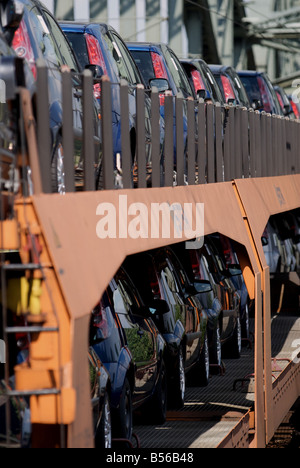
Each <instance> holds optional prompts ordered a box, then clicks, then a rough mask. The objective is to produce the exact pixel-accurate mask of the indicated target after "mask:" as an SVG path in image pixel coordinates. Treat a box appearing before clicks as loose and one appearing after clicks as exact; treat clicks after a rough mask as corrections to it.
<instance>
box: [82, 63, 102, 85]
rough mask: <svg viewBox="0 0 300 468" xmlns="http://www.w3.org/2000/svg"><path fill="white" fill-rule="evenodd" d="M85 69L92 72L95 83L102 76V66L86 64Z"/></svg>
mask: <svg viewBox="0 0 300 468" xmlns="http://www.w3.org/2000/svg"><path fill="white" fill-rule="evenodd" d="M85 69H86V70H90V71H91V72H92V75H93V78H94V81H95V82H97V83H98V82H100V80H101V78H102V76H103V75H104V71H103V68H102V67H100V66H99V65H87V66H86V67H85Z"/></svg>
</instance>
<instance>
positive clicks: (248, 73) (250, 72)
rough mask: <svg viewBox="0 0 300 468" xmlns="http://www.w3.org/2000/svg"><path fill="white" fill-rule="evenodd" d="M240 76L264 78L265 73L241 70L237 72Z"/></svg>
mask: <svg viewBox="0 0 300 468" xmlns="http://www.w3.org/2000/svg"><path fill="white" fill-rule="evenodd" d="M237 73H238V75H240V76H263V75H264V73H262V72H258V71H253V70H240V71H238V72H237Z"/></svg>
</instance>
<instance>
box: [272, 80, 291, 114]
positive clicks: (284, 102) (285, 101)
mask: <svg viewBox="0 0 300 468" xmlns="http://www.w3.org/2000/svg"><path fill="white" fill-rule="evenodd" d="M274 90H275V93H276V95H277V98H278V101H279V104H280V107H281V109H282V112H283V115H284V116H285V117H290V118H291V119H295V117H296V116H295V114H294V110H293V106H292V104H291V102H290V100H289V98H288V95H287V94H286V92H285V90H284V89H283V88H282V87H281V86H274Z"/></svg>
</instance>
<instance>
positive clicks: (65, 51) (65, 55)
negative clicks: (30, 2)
mask: <svg viewBox="0 0 300 468" xmlns="http://www.w3.org/2000/svg"><path fill="white" fill-rule="evenodd" d="M44 15H45V18H46V19H47V21H48V23H49V29H50V31H51V33H52V34H53V36H54V41H53V43H54V46H55V47H56V49H58V50H57V55H61V56H62V59H63V63H64V65H67V66H68V67H69V68H70V69H71V70H74V71H76V72H79V70H78V65H77V62H76V59H75V57H74V55H73V52H72V50H71V47H70V44H69V43H68V41H67V39H66V37H65V35H64V33H63V32H62V30H61V29H60V27H59V26H58V24H57V23H56V21H55V20H54V19H53V18H52V16H50V15H49V14H48V13H47V12H46V11H45V12H44Z"/></svg>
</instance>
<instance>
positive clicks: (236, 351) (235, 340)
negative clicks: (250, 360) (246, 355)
mask: <svg viewBox="0 0 300 468" xmlns="http://www.w3.org/2000/svg"><path fill="white" fill-rule="evenodd" d="M241 353H242V325H241V318H240V317H238V319H237V324H236V327H235V330H234V334H233V337H232V339H231V343H230V357H231V358H232V359H240V357H241Z"/></svg>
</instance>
